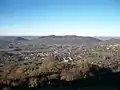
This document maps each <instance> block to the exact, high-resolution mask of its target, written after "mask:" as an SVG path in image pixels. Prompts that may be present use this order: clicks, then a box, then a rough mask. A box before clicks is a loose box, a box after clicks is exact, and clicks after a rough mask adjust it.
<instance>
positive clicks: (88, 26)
mask: <svg viewBox="0 0 120 90" xmlns="http://www.w3.org/2000/svg"><path fill="white" fill-rule="evenodd" d="M4 35H9V36H13V35H15V36H17V35H19V36H21V35H22V36H31V35H32V36H43V35H79V36H120V0H0V36H4Z"/></svg>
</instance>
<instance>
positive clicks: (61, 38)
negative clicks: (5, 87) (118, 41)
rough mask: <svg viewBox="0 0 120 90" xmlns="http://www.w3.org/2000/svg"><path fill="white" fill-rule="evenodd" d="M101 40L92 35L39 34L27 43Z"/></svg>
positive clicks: (75, 42)
mask: <svg viewBox="0 0 120 90" xmlns="http://www.w3.org/2000/svg"><path fill="white" fill-rule="evenodd" d="M99 42H102V40H100V39H97V38H94V37H83V36H76V35H65V36H55V35H49V36H40V37H38V38H36V39H34V40H31V41H30V42H29V43H30V44H32V43H34V44H38V43H44V44H63V45H64V44H95V43H99Z"/></svg>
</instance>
